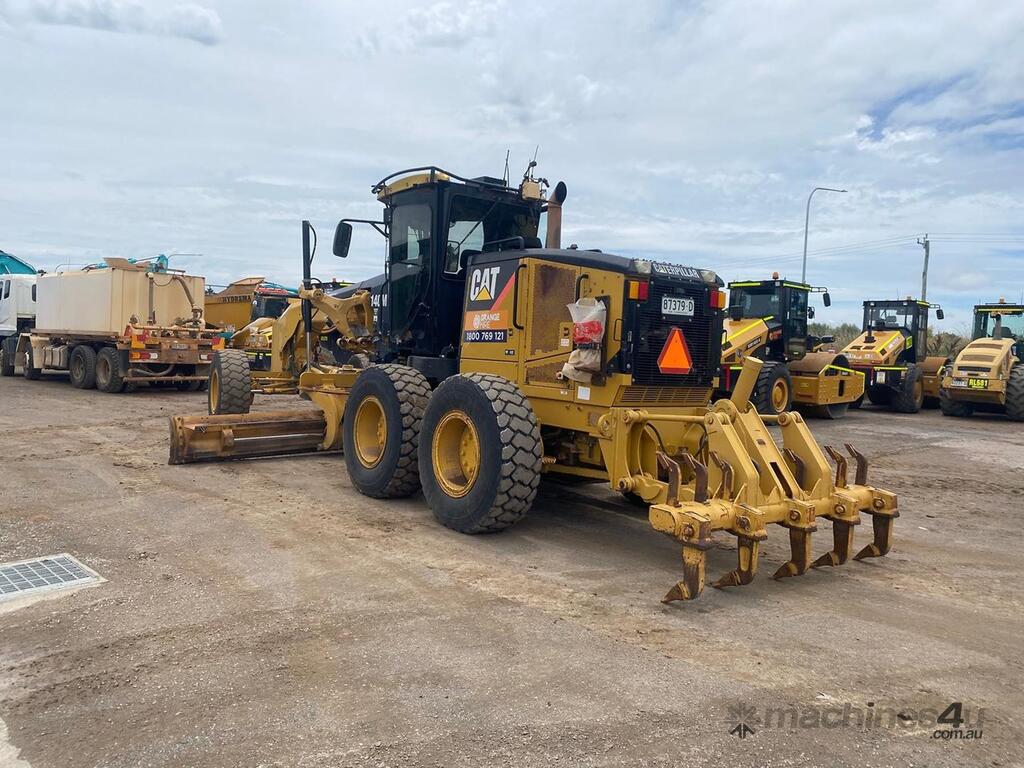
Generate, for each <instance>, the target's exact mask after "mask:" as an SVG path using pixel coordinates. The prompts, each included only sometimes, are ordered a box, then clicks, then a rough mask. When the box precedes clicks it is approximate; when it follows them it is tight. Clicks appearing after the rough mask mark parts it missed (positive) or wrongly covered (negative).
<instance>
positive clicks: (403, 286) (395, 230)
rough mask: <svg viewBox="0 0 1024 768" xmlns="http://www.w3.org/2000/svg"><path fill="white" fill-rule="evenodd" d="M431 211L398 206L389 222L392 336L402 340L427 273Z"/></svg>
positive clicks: (426, 207)
mask: <svg viewBox="0 0 1024 768" xmlns="http://www.w3.org/2000/svg"><path fill="white" fill-rule="evenodd" d="M433 218H434V214H433V208H432V207H431V206H430V205H429V204H426V203H419V204H410V205H399V206H396V207H395V208H394V212H393V214H392V218H391V230H390V237H391V244H390V266H389V279H390V282H391V298H390V301H391V306H390V309H391V321H392V327H391V331H392V333H393V334H394V335H395V336H397V337H401V336H402V335H404V333H405V332H406V331H407V330H408V328H409V325H410V323H411V322H412V318H413V313H414V311H415V308H416V307H417V306H418V304H419V301H420V294H421V292H422V290H423V288H424V286H425V285H426V280H427V279H428V275H429V269H430V240H431V236H432V230H433Z"/></svg>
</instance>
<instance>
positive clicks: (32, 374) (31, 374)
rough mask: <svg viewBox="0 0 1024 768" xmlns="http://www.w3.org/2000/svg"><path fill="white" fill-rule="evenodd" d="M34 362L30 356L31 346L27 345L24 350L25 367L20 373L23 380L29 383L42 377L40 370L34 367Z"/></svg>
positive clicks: (41, 370)
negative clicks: (22, 375)
mask: <svg viewBox="0 0 1024 768" xmlns="http://www.w3.org/2000/svg"><path fill="white" fill-rule="evenodd" d="M34 363H35V360H34V358H33V356H32V346H31V345H29V346H28V347H27V348H26V349H25V367H24V368H23V369H22V373H24V374H25V378H26V379H28V380H29V381H37V380H38V379H39V378H40V377H42V375H43V369H42V368H36V367H35V364H34Z"/></svg>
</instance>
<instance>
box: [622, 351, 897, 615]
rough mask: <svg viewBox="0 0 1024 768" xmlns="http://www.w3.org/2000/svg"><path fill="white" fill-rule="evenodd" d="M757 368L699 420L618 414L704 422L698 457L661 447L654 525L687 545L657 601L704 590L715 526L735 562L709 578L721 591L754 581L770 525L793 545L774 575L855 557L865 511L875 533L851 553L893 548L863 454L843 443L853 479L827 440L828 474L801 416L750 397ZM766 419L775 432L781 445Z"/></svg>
mask: <svg viewBox="0 0 1024 768" xmlns="http://www.w3.org/2000/svg"><path fill="white" fill-rule="evenodd" d="M760 369H761V361H759V360H755V359H753V358H747V360H746V362H745V364H744V370H743V373H742V374H741V377H740V380H739V382H738V383H737V385H736V388H735V389H734V390H733V394H732V397H731V398H730V399H728V400H719V401H718V402H716V403H715V404H714V405H713V406H712V408H711V409H710V410H709V411H708V412H707V413H706V414H705V415H704V416H703V417H699V418H694V417H687V416H682V415H673V414H666V415H661V416H657V417H652V416H649V415H648V414H646V413H644V412H628V413H626V414H623V422H624V427H625V428H626V429H637V428H642V427H643V425H645V424H651V425H653V426H655V427H657V428H659V429H661V428H663V425H665V424H666V423H671V422H681V421H688V422H690V423H694V424H697V423H699V424H701V426H702V427H703V429H704V430H705V434H706V436H707V437H706V450H705V451H704V452H703V456H701V455H699V454H697V453H682V454H680V455H677V456H675V457H671V456H668V455H667V454H666V453H664V452H659V453H658V463H659V465H660V467H661V468H662V470H663V471H664V473H665V474H666V475H667V477H668V482H667V488H666V492H665V496H664V500H661V501H659V502H658V503H655V504H652V505H651V507H650V511H649V518H650V522H651V525H653V526H654V528H656V529H657V530H659V531H662V532H663V533H667V534H669V535H671V536H673V537H675V538H676V539H678V540H679V541H681V542H682V544H683V553H682V555H683V578H682V579H681V580H680V581H679V582H678V583H677V584H676V585H675V586H674V587H672V589H670V590H669V592H668V594H666V595H665V597H664V599H663V602H672V601H674V600H692V599H693V598H695V597H697V596H698V595H699V594H700V593H701V591H702V590H703V588H704V582H705V564H706V552H707V550H708V549H709V548H710V547H711V534H712V533H713V532H714V531H727V532H728V533H730V534H732V535H733V536H735V537H736V538H737V543H738V562H737V565H736V568H735V569H733V570H732V571H729V572H728V573H727V574H725V575H724V576H722V577H721V578H719V579H717V580H716V581H715V582H713V584H712V586H714V587H718V588H721V587H735V586H742V585H744V584H749V583H750V582H751V581H752V580H753V578H754V575H755V574H756V573H757V565H758V555H759V547H760V543H761V542H762V541H764V540H765V539H766V538H767V537H768V532H767V526H768V525H769V524H772V523H775V524H777V525H780V526H782V527H784V528H788V529H789V542H790V548H791V555H790V559H789V560H788V561H787V562H786V563H784V564H783V565H782V566H781V567H780V568H779V569H778V570H776V571H775V574H774V578H776V579H781V578H785V577H787V576H799V575H801V574H803V573H805V572H806V571H807V570H808V568H817V567H820V566H825V565H828V566H835V565H842V564H844V563H845V562H846V561H847V560H849V559H850V557H851V555H853V551H854V550H853V529H854V527H855V526H857V525H860V522H861V517H860V516H861V513H864V514H867V515H870V516H871V520H872V540H871V542H870V543H869V544H867V545H866V546H864V547H863V548H862V549H861V550H860V551H859V552H858V553H857V554H856V556H854V559H855V560H862V559H865V558H869V557H881V556H882V555H885V554H887V553H888V552H889V549H890V548H891V546H892V532H893V520H894V519H895V518H896V517H899V512H898V509H897V501H896V495H895V494H893V493H889V492H888V491H883V490H880V489H878V488H874V487H872V486H870V485H868V484H867V474H868V463H867V459H866V458H865V457H864V456H863V454H861V453H860V452H858V451H857V450H856V449H855V448H854V447H853V446H851V445H849V444H847V445H846V446H845V447H846V450H847V452H848V453H849V456H850V458H851V459H852V460H853V462H854V466H855V474H854V482H853V483H851V482H850V481H849V478H848V470H849V462H848V460H847V457H846V456H844V455H843V454H842V453H840V452H839V451H838V450H836V449H835V448H833V447H832V446H826V447H825V450H826V451H827V452H828V455H829V456H830V457H831V458H832V459H833V461H834V462H835V464H836V469H835V475H834V476H833V474H832V471H831V467H830V465H829V463H828V460H827V459H826V458H825V455H824V454H823V453H822V451H821V449H820V448H819V447H818V445H817V443H816V442H815V441H814V439H813V437H812V436H811V434H810V431H809V430H808V429H807V425H806V424H805V423H804V420H803V418H802V417H801V416H800V414H799V413H788V412H787V413H782V414H779V415H778V416H763V415H759V414H758V413H757V411H756V409H755V408H754V407H753V406H752V405H751V403H750V394H751V392H752V390H753V386H754V383H755V382H756V380H757V376H758V374H759V372H760ZM766 423H773V424H776V425H778V427H779V428H780V429H781V431H782V438H783V447H782V449H781V450H780V449H779V447H778V446H777V445H776V443H775V441H774V440H773V439H772V436H771V434H770V433H769V432H768V430H767V428H766V426H765V424H766ZM627 484H628V483H627ZM620 487H621V486H620ZM820 518H824V519H826V520H829V521H830V522H831V523H832V548H831V549H830V550H829V551H828V552H826V553H824V554H823V555H821V556H820V557H818V558H817V559H813V554H812V548H811V534H812V533H813V532H814V531H816V530H817V528H818V520H819V519H820Z"/></svg>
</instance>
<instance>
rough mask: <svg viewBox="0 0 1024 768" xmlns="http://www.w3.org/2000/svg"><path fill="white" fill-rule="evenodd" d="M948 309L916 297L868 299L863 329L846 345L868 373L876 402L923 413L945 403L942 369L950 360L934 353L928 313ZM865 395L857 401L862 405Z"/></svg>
mask: <svg viewBox="0 0 1024 768" xmlns="http://www.w3.org/2000/svg"><path fill="white" fill-rule="evenodd" d="M932 309H934V310H935V317H936V318H937V319H939V320H942V319H943V317H944V315H943V312H942V307H940V306H939V305H938V304H929V303H928V302H927V301H916V300H914V299H911V298H906V299H895V300H889V301H865V302H864V322H863V325H862V326H861V327H862V328H863V332H862V333H861V334H860V336H858V337H857V338H856V339H854V340H853V341H851V342H850V343H849V344H847V345H846V348H845V349H844V350H843V354H844V355H845V356H846V358H847V359H848V360H849V361H850V367H852V368H853V369H854V370H856V371H860V372H861V373H863V374H864V377H865V380H864V386H865V394H866V396H867V399H868V400H869V401H870V402H871V404H872V405H879V406H884V407H888V408H891V409H892V410H894V411H897V412H899V413H917V412H918V411H919V410H921V408H922V407H924V408H937V407H938V405H939V384H940V381H941V373H940V372H941V370H942V367H943V366H944V365H946V363H948V362H949V358H947V357H942V356H935V355H933V356H928V352H927V350H928V313H929V311H930V310H932ZM862 402H863V398H861V400H858V401H857V402H856V403H854V404H853V407H854V408H859V407H860V406H861V403H862Z"/></svg>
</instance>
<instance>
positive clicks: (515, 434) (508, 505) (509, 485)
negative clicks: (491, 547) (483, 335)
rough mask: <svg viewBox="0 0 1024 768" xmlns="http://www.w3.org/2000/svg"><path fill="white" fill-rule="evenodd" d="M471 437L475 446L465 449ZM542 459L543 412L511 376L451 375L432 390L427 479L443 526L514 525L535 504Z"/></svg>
mask: <svg viewBox="0 0 1024 768" xmlns="http://www.w3.org/2000/svg"><path fill="white" fill-rule="evenodd" d="M453 430H454V431H453ZM467 434H468V435H469V436H470V437H469V440H468V441H467V440H466V439H465V436H466V435H467ZM460 437H462V439H459V438H460ZM467 442H468V443H469V444H470V445H472V444H474V443H475V450H474V449H472V448H471V449H469V450H466V451H464V450H463V447H464V446H466V445H467ZM467 455H468V458H467ZM542 458H543V444H542V442H541V437H540V426H539V425H538V424H537V417H536V416H535V415H534V413H533V408H531V407H530V402H529V401H528V400H527V399H526V397H525V396H524V395H523V393H522V392H521V391H520V390H519V387H517V386H516V385H515V384H513V383H512V382H511V381H509V380H508V379H505V378H503V377H501V376H493V375H489V374H482V373H471V374H465V375H459V376H452V377H449V378H447V379H445V380H444V381H443V382H441V384H440V385H439V386H438V388H437V389H436V390H435V391H434V394H433V395H432V396H431V398H430V403H429V404H428V405H427V412H426V415H425V416H424V417H423V432H422V437H421V440H420V479H421V481H422V483H423V495H424V497H425V498H426V500H427V504H429V505H430V509H431V511H432V512H433V513H434V517H436V518H437V520H438V522H440V523H441V524H442V525H445V526H447V527H448V528H451V529H453V530H456V531H459V532H460V533H488V532H492V531H500V530H503V529H505V528H508V527H509V526H510V525H512V524H513V523H515V522H516V521H517V520H519V519H520V518H522V517H523V516H524V515H526V513H527V512H528V511H529V509H530V506H531V505H532V504H533V500H534V498H535V497H536V495H537V487H538V486H539V485H540V472H541V459H542ZM474 472H475V474H474Z"/></svg>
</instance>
